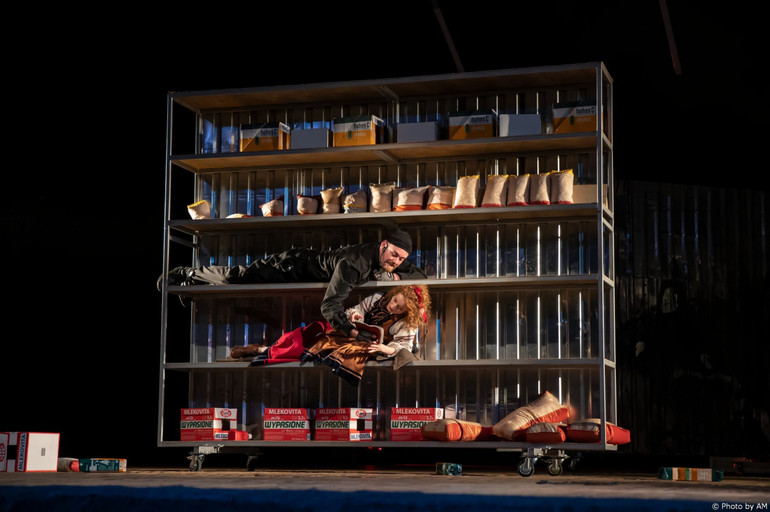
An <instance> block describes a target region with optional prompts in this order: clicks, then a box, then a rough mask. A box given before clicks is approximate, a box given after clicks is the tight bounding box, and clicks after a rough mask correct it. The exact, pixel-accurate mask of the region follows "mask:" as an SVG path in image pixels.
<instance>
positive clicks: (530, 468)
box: [518, 457, 535, 476]
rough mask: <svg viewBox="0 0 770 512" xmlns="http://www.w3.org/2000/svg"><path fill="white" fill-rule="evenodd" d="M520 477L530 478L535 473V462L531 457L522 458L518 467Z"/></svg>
mask: <svg viewBox="0 0 770 512" xmlns="http://www.w3.org/2000/svg"><path fill="white" fill-rule="evenodd" d="M518 471H519V474H520V475H521V476H532V475H533V474H534V472H535V460H534V459H533V458H531V457H523V458H522V459H521V462H519V467H518Z"/></svg>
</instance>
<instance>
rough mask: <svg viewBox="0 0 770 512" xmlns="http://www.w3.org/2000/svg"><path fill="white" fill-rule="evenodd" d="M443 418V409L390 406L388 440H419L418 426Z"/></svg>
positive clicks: (420, 438)
mask: <svg viewBox="0 0 770 512" xmlns="http://www.w3.org/2000/svg"><path fill="white" fill-rule="evenodd" d="M443 418H444V409H441V408H436V407H391V408H390V440H391V441H421V440H422V433H421V432H420V427H422V426H423V425H425V424H426V423H431V422H433V421H436V420H440V419H443Z"/></svg>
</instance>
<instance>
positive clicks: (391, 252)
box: [380, 240, 409, 272]
mask: <svg viewBox="0 0 770 512" xmlns="http://www.w3.org/2000/svg"><path fill="white" fill-rule="evenodd" d="M407 256H409V253H408V252H406V251H405V250H403V249H401V248H400V247H396V246H395V245H390V244H389V243H388V242H387V240H383V242H382V245H380V266H381V267H382V269H383V270H384V271H385V272H393V271H394V270H396V267H398V266H399V265H401V262H402V261H404V260H405V259H406V257H407Z"/></svg>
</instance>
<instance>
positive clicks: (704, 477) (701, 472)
mask: <svg viewBox="0 0 770 512" xmlns="http://www.w3.org/2000/svg"><path fill="white" fill-rule="evenodd" d="M658 478H659V479H661V480H685V481H688V482H721V481H722V480H723V479H724V471H723V470H721V469H715V468H674V467H665V468H659V469H658Z"/></svg>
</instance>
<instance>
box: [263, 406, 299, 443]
mask: <svg viewBox="0 0 770 512" xmlns="http://www.w3.org/2000/svg"><path fill="white" fill-rule="evenodd" d="M262 427H263V434H262V439H264V440H265V441H310V413H309V411H308V410H307V409H300V408H294V407H265V416H264V419H263V421H262Z"/></svg>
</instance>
